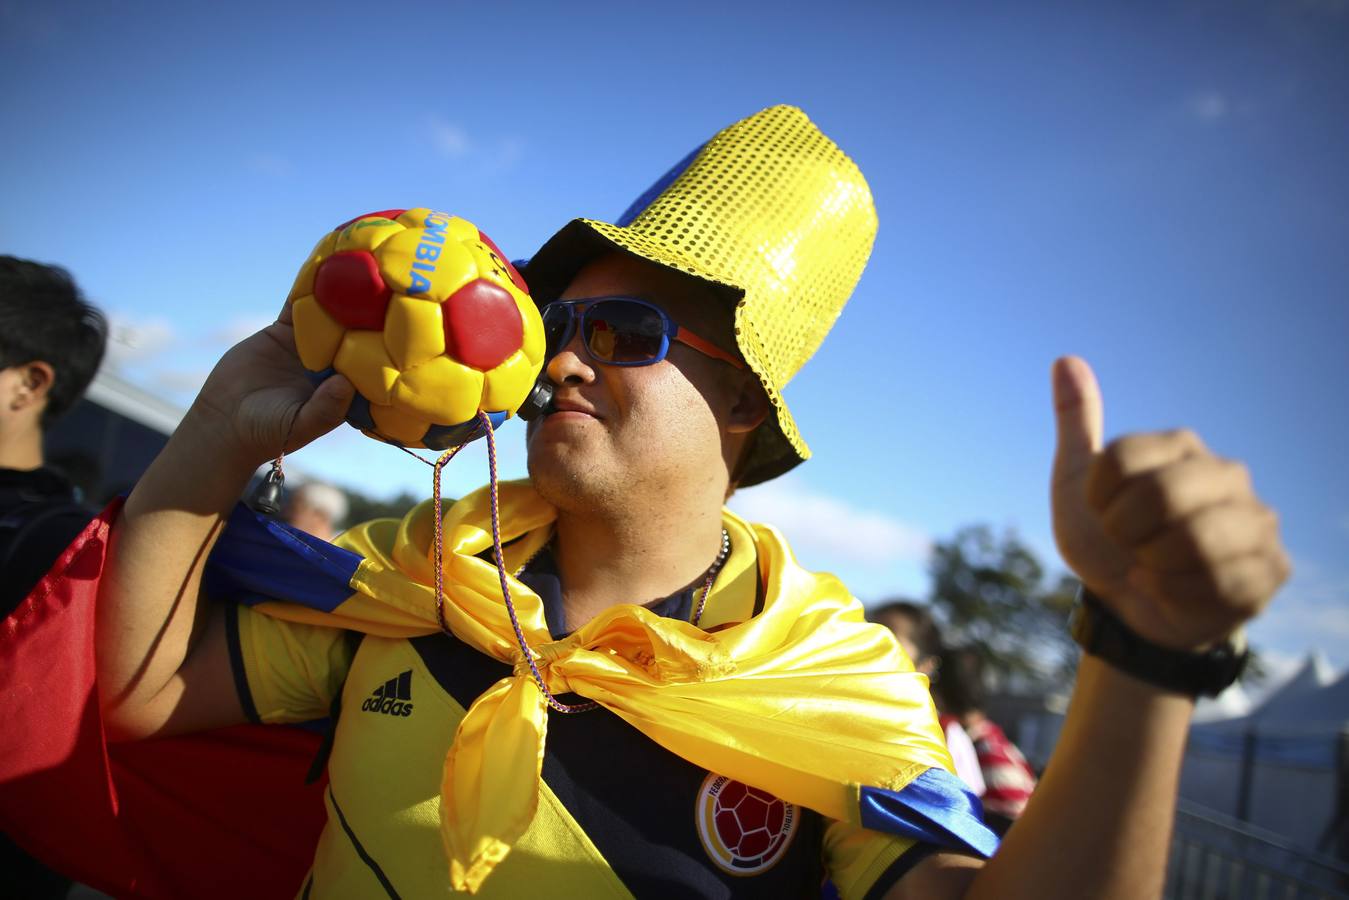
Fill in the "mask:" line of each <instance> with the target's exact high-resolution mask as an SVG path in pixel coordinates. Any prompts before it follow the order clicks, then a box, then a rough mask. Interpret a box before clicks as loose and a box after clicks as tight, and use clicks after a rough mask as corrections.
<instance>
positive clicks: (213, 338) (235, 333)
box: [206, 315, 274, 347]
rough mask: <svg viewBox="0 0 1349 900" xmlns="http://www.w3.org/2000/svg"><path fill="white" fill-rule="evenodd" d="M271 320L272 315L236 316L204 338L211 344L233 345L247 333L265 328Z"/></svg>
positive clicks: (246, 335)
mask: <svg viewBox="0 0 1349 900" xmlns="http://www.w3.org/2000/svg"><path fill="white" fill-rule="evenodd" d="M273 321H274V319H273V317H272V316H264V315H254V316H236V317H234V318H233V319H231V320H230V321H228V322H226V323H225V324H224V325H221V326H220V327H219V328H216V329H215V330H214V331H212V332H211V333H210V334H209V335H207V337H206V340H207V341H208V342H209V343H211V344H223V345H225V346H228V347H233V346H234V345H235V344H237V343H239V342H240V341H242V340H243V339H244V338H246V337H248V336H249V335H251V334H253V333H255V332H258V331H261V330H262V329H264V328H266V327H267V326H268V325H270V324H272V322H273Z"/></svg>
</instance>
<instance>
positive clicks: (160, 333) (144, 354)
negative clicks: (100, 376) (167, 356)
mask: <svg viewBox="0 0 1349 900" xmlns="http://www.w3.org/2000/svg"><path fill="white" fill-rule="evenodd" d="M175 337H176V334H175V331H174V328H173V325H172V324H171V323H170V322H169V320H168V319H162V318H153V319H145V320H140V321H137V320H133V319H129V318H126V317H124V316H121V315H118V314H117V313H112V314H111V315H110V316H109V324H108V351H107V358H108V362H109V364H111V365H112V366H114V367H118V366H123V365H127V364H129V363H140V362H145V361H146V360H148V359H151V358H152V357H155V356H158V355H159V354H160V353H162V352H164V351H165V350H167V349H168V348H169V346H170V345H171V344H172V343H173V341H174V338H175Z"/></svg>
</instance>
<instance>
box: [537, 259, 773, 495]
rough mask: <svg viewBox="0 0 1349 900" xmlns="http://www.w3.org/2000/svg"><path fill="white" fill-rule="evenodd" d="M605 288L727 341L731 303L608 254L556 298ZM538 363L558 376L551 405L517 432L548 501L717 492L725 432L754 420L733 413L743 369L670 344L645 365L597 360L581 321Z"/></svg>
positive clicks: (724, 467) (724, 462) (728, 447)
mask: <svg viewBox="0 0 1349 900" xmlns="http://www.w3.org/2000/svg"><path fill="white" fill-rule="evenodd" d="M605 296H627V297H638V298H641V299H643V300H646V301H647V302H649V303H653V304H655V305H656V306H659V307H660V308H661V309H663V310H665V312H666V313H667V314H668V315H669V316H670V317H671V318H672V319H674V321H676V322H678V323H679V324H680V325H682V326H684V327H685V328H687V329H689V330H690V331H693V332H694V333H696V334H698V335H699V336H701V337H704V338H706V339H708V340H710V341H712V342H713V343H715V344H717V345H719V346H720V347H722V348H723V349H728V350H731V351H732V352H733V351H734V349H735V345H734V342H733V340H732V339H731V335H732V333H733V331H732V324H731V323H732V321H733V312H732V310H731V309H729V308H728V306H727V305H726V304H724V303H717V302H716V300H715V299H714V298H710V297H707V296H706V295H700V293H699V290H698V289H697V287H696V286H691V285H690V284H689V283H688V282H687V281H686V280H685V279H684V278H683V277H682V276H679V275H677V274H676V273H674V272H670V271H668V270H666V269H663V268H661V267H659V266H655V265H653V264H651V263H647V262H644V261H642V260H638V259H635V258H633V257H629V256H625V255H620V254H614V255H611V256H606V257H603V258H601V259H599V260H596V261H595V262H593V263H591V264H589V265H588V266H586V267H585V268H584V269H582V270H581V272H580V273H579V274H578V275H577V276H576V278H575V279H573V281H572V283H571V284H570V285H569V286H568V288H567V289H566V290H565V291H564V292H563V294H562V296H561V298H560V299H563V300H579V299H585V298H588V297H605ZM545 371H546V372H547V373H548V376H549V378H551V379H552V380H553V382H554V383H555V384H557V385H558V388H557V394H556V397H555V400H554V404H555V406H556V411H555V412H553V413H550V414H549V415H547V416H546V417H543V418H540V419H535V420H534V421H532V422H530V423H529V428H528V431H527V437H526V441H527V445H528V450H529V473H530V476H531V478H532V479H533V482H534V485H535V487H536V489H537V490H538V491H539V492H540V494H542V495H543V496H544V497H545V498H546V499H547V500H549V501H550V502H552V503H553V504H554V505H556V506H557V507H559V508H560V509H564V510H572V511H577V512H579V511H582V510H589V511H592V512H604V511H606V510H610V511H613V510H616V509H622V508H624V507H628V506H632V507H635V508H641V506H642V505H644V504H646V503H649V502H652V501H655V502H661V503H663V502H668V500H669V499H670V498H671V497H672V496H673V495H672V493H671V492H675V491H680V492H685V493H686V494H691V493H693V492H694V491H695V490H696V489H698V488H702V487H706V488H708V489H709V490H720V491H721V492H722V493H723V494H724V492H725V489H726V484H727V481H728V477H729V476H728V459H732V460H733V459H734V456H733V453H734V452H735V449H736V448H738V444H737V443H736V441H735V440H734V439H732V440H731V441H727V437H728V436H730V435H740V436H741V437H742V438H743V435H744V434H745V433H747V432H748V431H749V430H752V427H753V425H749V426H746V425H745V424H744V423H743V422H742V421H741V420H742V419H744V418H745V416H744V411H743V409H742V408H741V407H742V406H743V402H742V401H741V400H740V397H741V395H743V394H744V393H745V386H746V378H750V379H752V378H753V376H752V375H750V374H749V373H747V372H742V371H740V370H737V369H735V368H733V367H732V366H731V365H730V364H728V363H726V362H722V361H719V360H714V359H712V358H710V357H707V356H704V355H703V354H701V353H699V352H698V351H696V350H694V349H692V348H690V347H687V346H685V345H684V344H681V343H678V342H672V343H671V345H670V351H669V354H668V355H667V356H666V358H665V359H664V360H663V361H661V362H658V363H654V364H652V365H648V366H607V365H603V364H600V363H598V362H596V361H594V360H592V359H591V358H590V357H589V356H588V355H587V353H586V351H585V348H584V347H583V346H582V344H581V335H580V329H579V328H578V329H576V334H574V335H573V336H572V338H571V342H570V343H569V344H568V345H567V346H565V347H563V348H562V349H561V350H560V351H559V352H558V353H557V354H556V355H555V356H554V357H553V358H552V359H551V360H549V361H548V363H547V366H546V369H545ZM760 418H762V416H760ZM755 424H757V422H755ZM718 485H719V487H717V486H718Z"/></svg>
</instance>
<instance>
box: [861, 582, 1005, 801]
mask: <svg viewBox="0 0 1349 900" xmlns="http://www.w3.org/2000/svg"><path fill="white" fill-rule="evenodd" d="M867 618H868V619H870V620H871V621H873V622H879V623H880V624H881V625H884V626H885V627H886V628H889V629H890V631H891V633H892V634H894V636H895V640H897V641H899V646H900V647H901V648H903V650H904V653H905V655H906V656H908V657H909V659H910V660H911V661H912V662H913V668H914V670H915V671H918V672H921V673H923V674H924V675H926V676H927V677H928V681H929V683H930V684H931V686H932V696H933V699H934V700H936V699H937V682H938V681H939V680H940V679H941V678H944V677H945V674H944V672H943V671H942V660H943V659H944V658H945V645H944V644H943V643H942V637H941V629H940V628H939V627H938V626H937V623H936V621H935V620H934V619H933V618H932V610H931V609H930V608H929V607H927V606H925V605H923V604H919V603H913V602H911V601H908V600H893V601H890V602H887V603H884V604H882V605H881V606H879V607H876V608H873V609H871V610H870V611H869V612H868V613H867ZM937 709H938V711H939V712H941V706H940V703H939V704H938V707H937ZM940 721H941V726H942V733H943V734H944V735H945V736H946V746H947V748H948V749H949V750H950V751H951V761H952V762H953V763H954V764H955V767H956V774H957V775H959V776H960V780H961V781H963V782H965V784H966V785H967V786H968V787H969V789H970V790H971V791H972V792H973V793H974V795H975V796H976V797H981V798H982V797H983V795H984V790H985V784H984V772H983V768H982V767H981V766H980V765H979V755H978V753H977V752H976V751H975V749H974V742H973V741H971V740H970V736H969V735H968V734H967V733H966V732H965V729H964V728H963V727H962V726H961V724H960V721H959V720H958V719H957V718H955V717H954V716H945V715H943V716H942V717H941V719H940Z"/></svg>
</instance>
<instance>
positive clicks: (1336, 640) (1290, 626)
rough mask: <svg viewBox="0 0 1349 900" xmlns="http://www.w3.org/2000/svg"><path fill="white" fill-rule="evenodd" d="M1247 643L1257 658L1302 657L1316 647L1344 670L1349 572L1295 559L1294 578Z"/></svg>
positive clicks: (1348, 636) (1348, 626)
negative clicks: (1273, 655) (1276, 655)
mask: <svg viewBox="0 0 1349 900" xmlns="http://www.w3.org/2000/svg"><path fill="white" fill-rule="evenodd" d="M1250 634H1251V642H1252V643H1253V644H1254V645H1255V646H1257V647H1258V648H1259V649H1260V652H1261V653H1262V654H1267V653H1270V652H1275V653H1283V654H1286V655H1294V656H1296V657H1297V658H1299V659H1300V658H1301V657H1302V655H1303V654H1305V652H1306V651H1307V650H1309V649H1312V648H1318V647H1319V648H1320V649H1321V650H1323V651H1325V652H1326V654H1327V655H1328V656H1329V657H1330V661H1331V663H1332V664H1334V665H1344V664H1345V663H1346V661H1347V660H1346V658H1345V655H1344V651H1343V649H1342V648H1343V647H1345V646H1349V572H1346V571H1344V570H1341V569H1329V568H1326V567H1324V566H1321V565H1318V564H1316V563H1314V562H1311V561H1308V560H1304V559H1299V560H1294V562H1293V577H1292V578H1291V579H1290V580H1289V581H1288V583H1287V584H1286V585H1285V586H1284V587H1283V589H1282V590H1281V591H1279V593H1278V595H1277V596H1275V598H1274V601H1273V602H1272V603H1271V604H1270V605H1269V608H1268V609H1267V610H1266V611H1265V613H1264V615H1262V616H1261V617H1260V618H1258V619H1256V620H1255V622H1254V623H1252V625H1251V628H1250Z"/></svg>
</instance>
